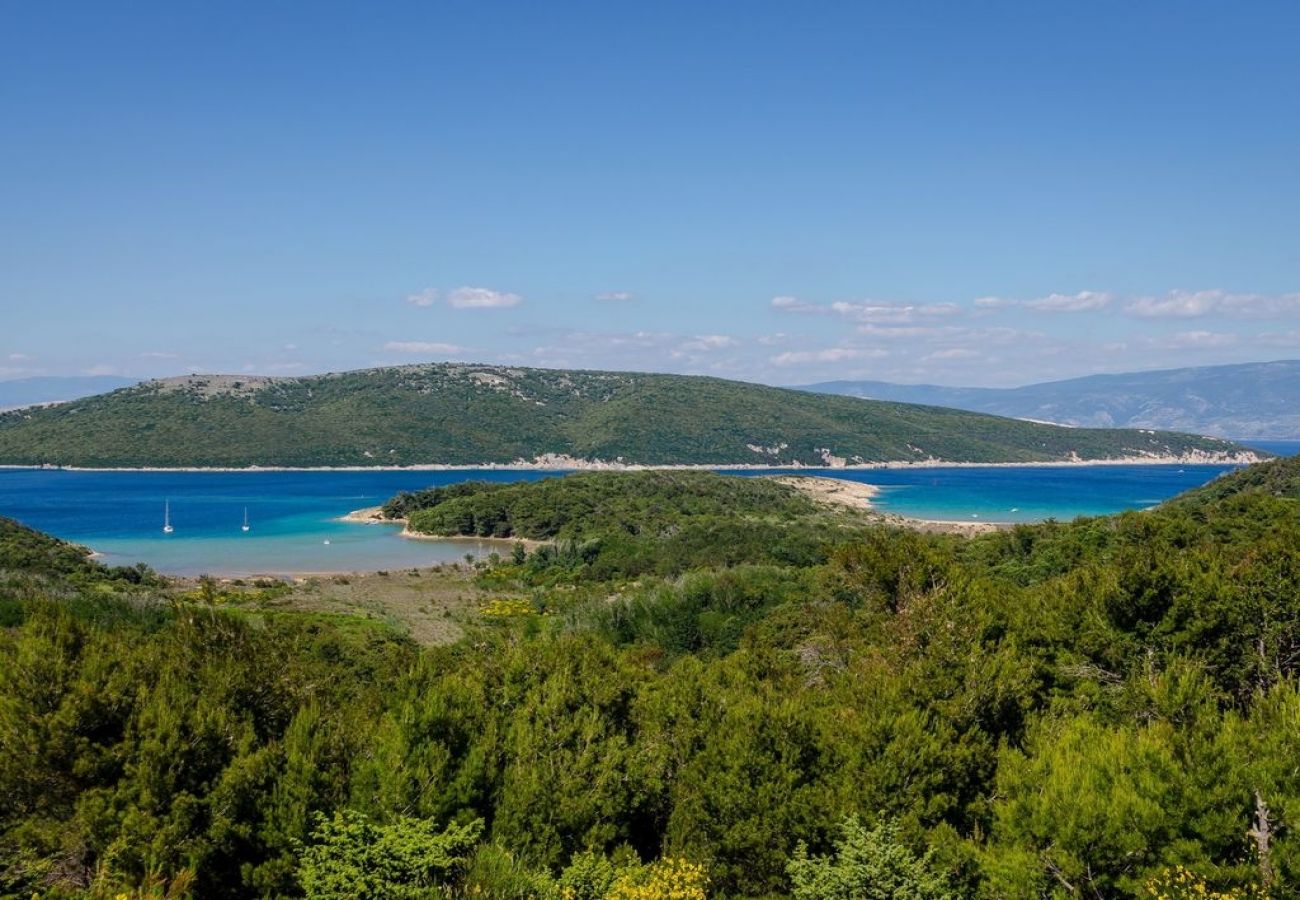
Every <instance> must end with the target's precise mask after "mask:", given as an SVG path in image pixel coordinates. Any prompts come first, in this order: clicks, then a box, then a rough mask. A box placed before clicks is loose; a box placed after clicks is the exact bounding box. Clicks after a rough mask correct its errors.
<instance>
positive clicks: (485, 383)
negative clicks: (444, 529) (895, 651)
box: [0, 364, 1242, 467]
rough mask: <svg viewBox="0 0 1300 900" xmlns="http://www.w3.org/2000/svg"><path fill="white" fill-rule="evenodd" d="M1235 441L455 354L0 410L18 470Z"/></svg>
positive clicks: (995, 452) (800, 459) (1189, 453)
mask: <svg viewBox="0 0 1300 900" xmlns="http://www.w3.org/2000/svg"><path fill="white" fill-rule="evenodd" d="M1241 449H1242V448H1240V447H1239V446H1238V445H1234V444H1231V443H1229V442H1226V441H1220V440H1214V439H1210V438H1202V437H1195V436H1192V435H1184V434H1171V433H1156V432H1150V431H1147V432H1140V431H1120V430H1114V429H1083V428H1076V429H1071V428H1059V427H1056V426H1051V425H1038V424H1033V423H1029V422H1023V421H1017V420H1015V419H1006V418H996V417H993V416H987V415H981V414H978V413H971V412H962V411H957V410H951V409H936V408H934V407H929V406H914V405H908V404H902V403H887V402H878V401H874V400H857V399H853V398H849V397H835V396H829V395H824V394H815V393H808V392H804V391H794V390H787V389H783V388H773V387H766V386H763V385H757V384H747V383H744V382H738V381H724V380H722V379H718V378H704V377H699V376H684V375H651V374H638V373H629V372H591V371H566V370H553V369H525V368H515V367H505V366H486V365H462V364H430V365H417V366H403V367H397V368H384V369H367V370H364V371H358V372H344V373H338V374H330V375H317V376H311V377H305V378H266V377H256V376H237V375H192V376H185V377H181V378H169V379H164V380H161V381H148V382H144V383H142V384H139V385H136V386H133V387H128V388H123V389H121V390H117V391H113V392H112V393H108V394H102V395H98V396H95V397H89V398H85V399H82V400H77V401H75V402H71V403H63V404H59V405H57V406H46V407H38V408H31V409H23V410H16V411H12V412H8V413H3V414H0V463H4V464H20V465H44V464H53V465H73V466H104V467H130V466H159V467H186V466H201V467H221V466H235V467H244V466H295V467H297V466H385V465H389V466H391V465H421V464H459V465H481V464H490V463H516V462H521V461H522V462H540V463H542V464H546V465H552V466H557V467H562V466H566V465H572V464H574V463H577V462H590V461H595V460H603V461H606V462H623V463H637V464H648V465H667V464H699V465H719V466H726V465H734V464H753V463H761V464H769V465H791V464H808V465H845V464H854V463H867V462H871V463H879V462H925V461H933V460H944V461H953V462H1034V461H1043V462H1050V461H1068V460H1096V459H1118V458H1153V457H1162V456H1163V457H1169V456H1177V457H1182V458H1216V457H1217V458H1222V457H1224V456H1225V455H1232V454H1235V453H1237V452H1239V451H1240V450H1241Z"/></svg>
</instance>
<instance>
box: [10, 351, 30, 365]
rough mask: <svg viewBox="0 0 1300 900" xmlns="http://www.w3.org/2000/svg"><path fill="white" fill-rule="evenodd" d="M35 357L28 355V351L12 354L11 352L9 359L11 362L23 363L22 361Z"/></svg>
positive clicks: (28, 360)
mask: <svg viewBox="0 0 1300 900" xmlns="http://www.w3.org/2000/svg"><path fill="white" fill-rule="evenodd" d="M33 358H34V357H31V356H28V355H27V354H26V353H10V354H9V361H10V362H16V363H21V362H31V361H32V359H33Z"/></svg>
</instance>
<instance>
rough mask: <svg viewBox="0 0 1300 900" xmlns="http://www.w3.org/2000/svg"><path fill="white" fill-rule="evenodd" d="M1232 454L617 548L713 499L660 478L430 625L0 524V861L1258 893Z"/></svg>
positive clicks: (1257, 513) (1281, 735)
mask: <svg viewBox="0 0 1300 900" xmlns="http://www.w3.org/2000/svg"><path fill="white" fill-rule="evenodd" d="M1265 466H1266V467H1262V468H1260V469H1254V470H1246V471H1244V472H1243V473H1241V474H1240V475H1237V476H1231V477H1229V478H1226V479H1223V480H1222V481H1220V482H1218V483H1215V484H1213V485H1210V486H1208V487H1207V488H1206V489H1203V490H1201V491H1197V492H1193V493H1192V494H1190V495H1187V496H1185V497H1183V498H1180V499H1179V500H1178V501H1177V502H1174V503H1171V504H1169V505H1167V506H1166V507H1164V508H1162V509H1159V510H1156V511H1153V512H1148V513H1134V514H1127V515H1122V516H1117V517H1112V518H1105V519H1093V520H1081V521H1079V522H1075V523H1071V524H1046V525H1041V526H1025V527H1019V528H1016V529H1015V530H1013V531H1010V532H1006V533H1001V534H996V535H990V536H988V537H985V538H980V539H976V540H972V541H959V540H956V539H952V538H943V537H929V536H923V535H917V534H913V533H908V532H901V531H894V530H890V529H886V528H880V527H874V528H868V527H866V526H863V525H861V523H853V524H852V525H851V527H844V526H842V525H833V524H832V523H829V522H827V521H826V520H824V519H822V518H818V515H817V514H814V513H812V512H808V515H807V516H805V515H804V514H803V513H802V512H800V511H799V509H796V508H793V507H792V508H789V509H785V508H781V509H782V512H781V513H780V516H781V517H783V518H784V519H785V521H784V522H782V523H780V527H781V528H784V529H785V533H786V534H787V535H788V536H789V539H790V541H791V543H792V544H796V545H797V544H799V542H800V541H807V546H808V547H810V548H812V550H811V551H810V554H809V555H807V556H801V555H795V556H794V557H792V558H789V559H779V558H777V557H776V556H775V555H774V554H773V553H772V552H771V550H770V549H769V548H766V547H760V546H758V545H756V544H747V543H740V544H739V545H738V548H739V549H738V550H737V551H736V553H735V554H734V556H732V557H729V558H728V559H727V560H726V561H725V562H712V561H709V562H700V563H692V562H691V559H692V557H690V556H689V555H682V556H676V557H673V559H674V565H673V566H669V567H666V568H664V569H662V570H659V569H656V568H654V567H651V568H648V569H646V568H639V567H637V566H631V565H629V562H628V561H629V560H639V559H653V558H654V556H653V548H654V547H655V546H662V547H663V548H664V550H665V552H666V553H670V554H671V553H675V552H676V551H675V550H673V549H672V548H673V547H674V545H673V542H672V540H671V539H670V537H671V534H675V533H680V532H683V531H689V530H690V528H691V527H693V526H694V525H696V524H699V522H698V521H697V520H709V519H712V518H715V517H716V518H718V519H725V518H727V517H726V516H725V515H724V514H723V513H722V512H721V511H719V510H716V509H713V508H711V507H709V506H708V505H707V504H705V505H701V506H698V507H695V506H693V504H696V503H697V499H696V498H693V497H692V496H691V492H690V490H688V489H687V488H686V486H682V488H681V494H682V499H681V501H680V503H679V504H678V505H677V506H671V505H670V506H669V507H668V508H666V509H662V510H659V511H652V510H648V509H647V511H646V515H647V521H648V522H651V521H659V522H660V525H656V526H654V527H653V528H651V531H652V532H653V533H655V534H657V535H658V537H657V540H658V543H656V540H651V539H649V538H647V539H645V540H637V539H636V537H637V536H635V535H633V536H631V538H633V539H634V540H633V543H632V544H629V545H627V546H628V547H632V548H633V549H635V553H632V552H630V551H628V553H626V554H623V553H621V554H620V555H616V556H606V555H604V553H603V551H602V552H598V553H596V554H594V555H586V556H584V555H583V554H581V553H579V554H578V555H576V556H573V557H570V556H566V555H565V554H564V553H560V552H557V551H552V552H551V553H541V552H540V551H538V550H534V551H532V552H529V553H526V554H525V555H524V557H523V559H522V560H515V559H513V558H512V559H510V560H507V561H502V562H499V563H498V564H496V565H495V566H492V567H489V568H487V569H484V570H483V571H482V573H481V575H480V578H481V580H482V581H483V582H484V584H485V585H487V586H489V587H490V588H491V589H492V590H496V591H499V592H501V594H502V596H503V597H504V596H507V595H509V597H510V599H511V602H512V603H514V604H515V606H517V607H518V608H519V612H518V614H511V615H508V616H486V615H485V616H483V621H482V625H481V626H480V627H479V628H478V630H477V631H475V632H474V633H472V634H470V635H469V636H467V637H466V638H465V639H464V640H462V641H460V642H459V643H457V644H455V645H452V646H448V647H440V648H428V649H420V648H417V647H415V646H414V645H412V644H411V643H410V642H408V641H406V640H404V639H402V638H401V637H400V636H398V635H396V634H393V633H390V632H386V631H383V630H382V629H377V628H368V629H344V628H340V627H338V626H336V625H335V624H333V623H332V622H331V621H327V620H320V619H315V618H311V617H307V616H301V615H296V614H293V613H278V614H272V613H269V612H265V611H258V612H246V611H241V609H240V608H239V607H238V605H237V604H236V605H221V606H217V605H215V604H214V605H209V604H208V603H207V602H206V601H205V600H204V598H203V594H202V592H198V593H197V594H195V595H194V596H193V597H185V598H181V599H178V600H176V601H174V602H173V601H165V600H162V599H161V597H162V596H163V595H161V594H159V593H158V591H157V590H156V589H155V588H154V587H152V586H151V585H150V584H149V583H145V582H136V581H132V580H131V579H130V578H127V577H122V576H121V573H114V572H110V571H109V570H107V569H103V568H102V567H98V566H96V565H95V564H94V563H93V562H91V561H89V560H86V559H84V557H78V558H77V559H76V560H74V559H73V558H72V556H71V555H70V551H69V550H68V548H67V547H66V545H60V544H58V543H56V542H51V541H48V540H45V539H42V538H40V537H39V536H35V535H32V534H31V533H29V532H25V530H23V529H21V528H20V527H19V526H15V525H12V524H5V525H4V526H3V528H2V529H0V547H11V548H12V547H17V548H20V549H19V550H18V551H16V552H13V551H11V552H12V555H10V556H8V557H5V559H7V560H8V562H6V565H7V566H8V567H9V568H10V571H9V573H8V574H5V575H3V576H2V577H0V609H4V610H7V612H6V620H5V626H4V630H3V631H0V896H15V897H24V898H27V897H31V896H32V895H33V894H39V895H40V896H42V897H72V896H93V897H114V896H117V895H118V894H126V895H127V896H128V897H136V896H157V897H161V896H164V895H165V894H166V893H167V892H171V893H172V895H173V896H177V897H180V896H196V897H248V896H303V895H306V896H320V897H327V896H341V894H340V893H339V892H340V891H346V890H349V889H351V890H353V891H354V895H356V894H355V891H356V890H357V889H356V888H355V885H360V884H365V885H371V887H370V888H367V890H370V891H371V892H372V894H373V895H374V896H402V895H403V894H402V892H403V891H407V892H415V893H413V894H412V895H420V896H434V897H436V896H449V897H451V896H489V897H536V898H542V900H550V898H553V897H572V898H587V897H593V898H594V897H649V896H681V897H692V898H693V897H701V896H706V895H707V896H716V897H774V896H791V895H793V896H806V897H812V896H825V897H835V896H844V897H872V896H893V897H907V896H917V897H934V896H952V897H983V898H995V897H997V898H1000V897H1097V896H1101V897H1152V896H1161V897H1163V896H1167V897H1182V896H1213V895H1214V893H1213V892H1217V893H1218V895H1220V896H1239V897H1255V896H1271V897H1284V896H1293V895H1294V894H1295V893H1296V892H1297V891H1298V890H1300V770H1298V769H1297V767H1296V766H1295V760H1296V759H1297V758H1300V680H1298V677H1297V676H1298V673H1297V667H1300V603H1297V597H1298V596H1300V500H1298V499H1296V498H1297V497H1300V490H1298V488H1300V463H1297V462H1295V461H1290V460H1287V461H1279V462H1273V463H1268V464H1265ZM585 477H590V478H593V479H599V477H600V476H585ZM650 477H653V476H650ZM663 477H665V478H669V477H676V476H675V475H671V474H670V475H665V476H663ZM577 484H578V485H579V489H580V491H583V492H585V491H587V490H588V488H590V490H591V491H598V490H599V485H598V484H592V485H588V484H587V483H586V482H583V481H578V482H577ZM619 484H621V485H622V488H621V489H620V491H614V492H613V493H614V494H615V495H617V496H621V495H622V493H623V492H627V491H631V492H632V493H635V491H633V490H632V488H629V487H628V483H626V482H619ZM642 487H646V486H644V485H643V486H642ZM706 487H707V489H708V490H713V489H714V488H713V486H712V485H707V486H706ZM646 489H647V490H650V489H651V488H648V487H647V488H646ZM724 489H725V488H724ZM748 489H749V488H746V490H748ZM544 490H546V491H554V490H556V488H553V487H551V488H545V489H544ZM638 490H639V489H638ZM759 490H767V488H760V489H759ZM524 493H525V494H526V493H527V492H526V491H525V492H524ZM672 493H673V492H665V493H664V494H663V496H664V497H667V498H670V497H671V494H672ZM466 496H475V494H474V492H470V493H469V494H466ZM548 496H549V495H548ZM634 501H635V498H634V497H631V498H630V499H629V503H631V504H632V505H631V506H630V507H629V508H633V509H634V508H636V507H635V502H634ZM766 502H767V500H766V499H762V502H759V503H758V504H757V505H758V506H762V505H764V504H765V503H766ZM791 502H795V503H797V502H799V501H797V499H796V500H792V501H791ZM511 508H514V507H513V506H512V507H511ZM737 516H739V518H738V519H737V520H736V521H735V522H733V525H735V527H736V531H737V532H739V531H742V530H744V529H746V528H749V527H751V524H752V523H753V522H756V521H758V520H759V517H758V511H757V507H755V508H753V509H748V510H746V509H744V508H743V507H742V508H738V511H737ZM747 516H750V518H746V517H747ZM656 517H657V518H656ZM616 520H617V519H611V520H609V521H605V522H601V523H600V524H599V525H598V526H595V525H586V526H579V525H578V524H575V523H574V522H573V521H571V520H565V521H563V522H560V523H558V525H557V528H558V531H557V532H556V534H557V535H559V534H564V533H566V532H565V529H571V530H572V531H571V532H569V533H572V534H573V535H574V539H575V541H577V543H578V544H579V545H581V544H582V543H583V542H585V541H587V540H590V539H592V537H593V535H592V534H591V533H588V532H587V531H584V529H586V528H592V527H595V528H597V531H599V532H600V533H604V530H605V529H607V528H611V527H613V524H614V523H615V522H616ZM596 537H599V534H597V535H596ZM642 554H644V555H642ZM679 564H681V565H685V568H684V569H679V568H677V566H678V565H679ZM15 567H17V568H16V570H15ZM227 606H229V607H230V608H227ZM512 608H514V607H512ZM349 885H351V886H354V887H351V888H349V887H348V886H349ZM419 891H423V892H424V893H422V894H419V893H418V892H419ZM331 892H333V893H331ZM638 892H639V893H638ZM674 892H675V893H674ZM1198 892H1200V893H1198Z"/></svg>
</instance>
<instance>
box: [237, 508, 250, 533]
mask: <svg viewBox="0 0 1300 900" xmlns="http://www.w3.org/2000/svg"><path fill="white" fill-rule="evenodd" d="M239 530H240V531H247V530H248V507H247V506H245V507H244V525H243V527H242V528H240V529H239Z"/></svg>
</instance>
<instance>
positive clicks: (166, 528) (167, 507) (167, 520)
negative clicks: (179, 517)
mask: <svg viewBox="0 0 1300 900" xmlns="http://www.w3.org/2000/svg"><path fill="white" fill-rule="evenodd" d="M175 530H176V529H175V528H172V502H171V501H170V500H164V501H163V534H171V533H172V532H173V531H175Z"/></svg>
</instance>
